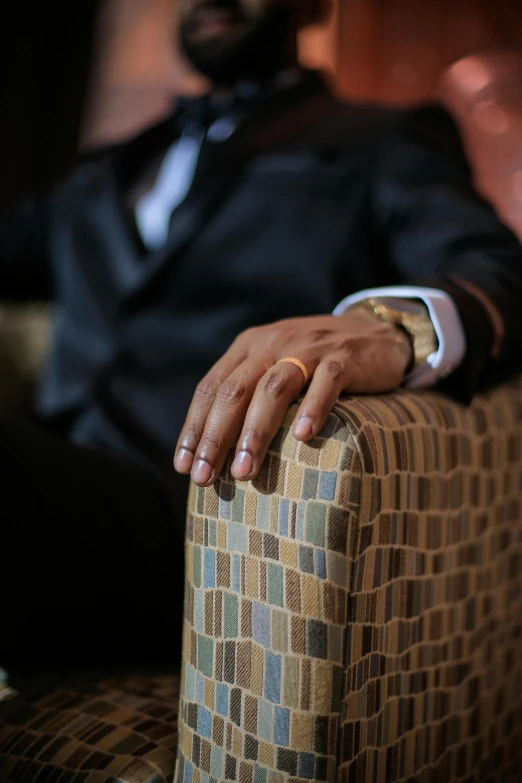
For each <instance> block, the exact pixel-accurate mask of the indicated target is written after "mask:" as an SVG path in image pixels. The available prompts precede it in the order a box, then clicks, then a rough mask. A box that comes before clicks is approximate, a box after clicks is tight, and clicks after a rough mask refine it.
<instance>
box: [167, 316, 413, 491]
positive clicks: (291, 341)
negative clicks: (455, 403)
mask: <svg viewBox="0 0 522 783" xmlns="http://www.w3.org/2000/svg"><path fill="white" fill-rule="evenodd" d="M411 356H412V348H411V343H410V340H409V338H408V337H407V335H406V334H405V333H404V332H402V331H401V330H400V329H398V328H397V327H395V326H393V325H392V324H389V323H385V322H383V321H379V320H377V319H376V318H374V317H373V316H372V315H371V314H370V313H368V312H367V311H365V310H363V309H358V308H354V309H353V310H350V311H349V312H347V313H346V314H345V315H343V316H341V317H336V316H332V315H325V316H313V317H309V318H292V319H289V320H285V321H279V322H277V323H275V324H270V325H268V326H261V327H255V328H253V329H248V330H247V331H246V332H243V333H242V334H240V335H239V337H238V338H237V339H236V340H235V341H234V343H233V344H232V346H231V347H230V348H229V350H228V351H227V352H226V354H225V355H224V356H223V357H222V358H221V359H220V360H219V361H218V362H217V364H215V365H214V367H213V368H212V369H211V370H210V372H209V373H208V375H207V376H206V377H205V378H204V379H203V380H202V381H201V383H200V384H199V386H198V388H197V389H196V393H195V395H194V399H193V401H192V404H191V406H190V410H189V413H188V416H187V419H186V421H185V424H184V426H183V430H182V432H181V436H180V439H179V442H178V445H177V449H176V455H175V459H174V466H175V468H176V470H177V471H178V472H179V473H190V472H191V473H192V480H193V481H194V482H195V483H196V484H198V485H199V486H202V487H204V486H209V485H210V484H212V483H214V481H215V480H216V479H217V477H218V476H219V473H220V471H221V469H222V467H223V465H224V463H225V460H226V458H227V455H228V452H229V451H230V449H231V448H232V446H233V445H234V443H236V441H237V448H236V454H235V459H234V463H233V465H232V474H233V476H234V478H236V479H238V480H240V481H249V480H250V479H253V478H255V477H256V476H257V474H258V473H259V470H260V468H261V465H262V462H263V459H264V457H265V455H266V452H267V450H268V447H269V445H270V443H271V441H272V439H273V438H274V437H275V435H276V434H277V432H278V430H279V428H280V427H281V424H282V423H283V420H284V418H285V415H286V412H287V410H288V408H289V406H290V405H291V404H292V403H293V402H294V401H295V400H296V399H297V397H299V395H300V394H301V392H302V390H303V385H304V378H303V373H302V372H301V370H300V369H299V367H297V366H295V365H294V364H291V363H289V362H284V363H280V364H277V362H278V361H279V360H280V359H284V358H286V357H293V358H295V359H298V360H299V361H300V362H302V363H303V364H304V366H305V367H306V369H307V371H308V378H309V385H308V391H307V392H306V396H305V398H304V400H303V402H302V403H301V406H300V408H299V412H298V414H297V417H296V419H295V423H294V427H293V435H294V437H295V438H297V440H301V441H307V440H310V439H311V438H313V437H314V436H315V435H317V433H318V432H320V430H321V429H322V427H323V425H324V423H325V421H326V419H327V417H328V414H329V413H330V411H331V409H332V408H333V406H334V404H335V403H336V401H337V399H338V397H339V395H340V394H341V393H342V392H343V391H344V392H351V393H365V392H367V393H372V392H373V393H377V392H385V391H389V390H390V389H394V388H396V387H397V386H399V385H400V383H401V382H402V380H403V378H404V374H405V371H406V368H407V367H408V364H409V362H410V360H411Z"/></svg>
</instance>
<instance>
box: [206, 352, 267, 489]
mask: <svg viewBox="0 0 522 783" xmlns="http://www.w3.org/2000/svg"><path fill="white" fill-rule="evenodd" d="M265 372H266V364H265V363H264V362H263V361H260V359H259V357H251V358H249V359H247V360H246V361H244V362H243V363H242V364H241V365H240V366H239V367H238V368H237V369H236V370H234V372H233V373H232V374H231V375H230V376H229V377H228V378H227V379H226V380H225V381H224V382H223V383H222V384H221V386H220V387H219V389H218V390H217V393H216V396H215V399H214V403H213V405H212V407H211V409H210V411H209V413H208V416H207V419H206V422H205V427H204V430H203V432H202V435H201V439H200V441H199V444H198V447H197V450H196V455H195V458H194V464H193V466H192V481H193V482H194V483H195V484H197V485H198V486H208V485H210V484H212V483H213V482H214V481H215V480H216V479H217V477H218V476H219V474H220V472H221V470H222V468H223V465H224V464H225V460H226V458H227V456H228V454H229V452H230V449H231V448H232V446H233V445H234V443H235V441H236V440H237V438H238V436H239V433H240V432H241V428H242V426H243V422H244V420H245V416H246V412H247V410H248V406H249V405H250V402H251V400H252V397H253V395H254V392H255V389H256V386H257V384H258V382H259V379H260V378H262V376H263V375H264V373H265Z"/></svg>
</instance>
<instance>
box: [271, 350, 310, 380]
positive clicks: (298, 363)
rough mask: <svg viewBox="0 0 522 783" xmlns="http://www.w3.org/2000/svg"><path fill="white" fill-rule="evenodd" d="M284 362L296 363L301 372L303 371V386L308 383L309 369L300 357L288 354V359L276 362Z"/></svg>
mask: <svg viewBox="0 0 522 783" xmlns="http://www.w3.org/2000/svg"><path fill="white" fill-rule="evenodd" d="M283 362H288V363H289V364H294V365H295V366H296V367H298V368H299V369H300V370H301V372H302V373H303V378H304V383H303V386H305V385H306V382H307V380H308V370H307V369H306V367H305V366H304V364H303V362H300V361H299V359H294V358H293V357H292V356H287V357H286V359H279V361H278V362H276V364H282V363H283Z"/></svg>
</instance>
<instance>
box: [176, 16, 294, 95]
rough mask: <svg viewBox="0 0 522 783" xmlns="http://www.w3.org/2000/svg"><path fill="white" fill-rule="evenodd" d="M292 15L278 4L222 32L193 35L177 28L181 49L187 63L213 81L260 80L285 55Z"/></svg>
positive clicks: (223, 82)
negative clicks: (253, 21) (258, 19)
mask: <svg viewBox="0 0 522 783" xmlns="http://www.w3.org/2000/svg"><path fill="white" fill-rule="evenodd" d="M291 30H292V18H291V15H290V12H289V9H288V8H287V7H286V6H284V5H282V6H277V7H275V8H274V10H273V11H272V13H271V14H269V15H268V16H267V17H266V18H264V19H263V20H261V22H259V23H256V24H252V25H249V24H240V25H237V27H234V28H232V29H231V30H230V31H228V32H227V33H226V34H225V33H224V32H223V33H222V34H219V35H218V34H215V35H212V36H211V35H208V36H203V34H202V33H200V34H199V35H198V36H195V35H194V34H193V33H192V31H190V29H188V27H186V26H183V25H182V26H181V29H180V45H181V51H182V53H183V54H184V56H185V57H186V59H187V60H188V61H189V63H190V64H191V65H192V66H193V67H194V68H195V69H196V70H197V71H199V73H201V74H202V75H203V76H206V77H207V78H208V79H210V80H211V81H213V82H215V83H216V84H222V85H232V84H234V83H236V82H237V81H240V80H242V79H254V80H264V79H267V78H270V77H271V76H273V75H274V73H276V72H277V70H279V67H280V66H281V65H282V64H283V62H284V61H285V57H286V52H287V45H288V39H289V34H290V33H291Z"/></svg>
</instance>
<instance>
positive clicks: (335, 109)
mask: <svg viewBox="0 0 522 783" xmlns="http://www.w3.org/2000/svg"><path fill="white" fill-rule="evenodd" d="M182 122H183V118H182V117H181V116H180V114H179V113H176V114H175V115H174V116H173V117H172V118H170V119H169V120H167V121H166V122H163V123H162V124H161V125H159V126H157V127H155V128H153V129H151V130H149V131H147V132H146V133H145V134H143V135H142V136H141V137H139V138H138V139H135V140H133V141H131V142H130V143H127V144H124V145H123V146H121V147H120V148H118V149H116V150H112V151H110V152H108V153H107V154H104V155H101V156H100V157H99V158H97V159H96V160H90V161H87V162H85V163H84V164H83V165H82V166H80V167H79V168H78V169H77V170H76V172H75V173H74V175H73V176H72V177H71V178H70V180H69V181H68V182H67V183H66V184H65V186H64V187H62V188H61V189H60V190H59V191H58V192H57V193H56V194H55V195H54V196H53V197H52V198H50V199H48V200H47V201H46V203H45V204H43V205H42V204H41V205H36V206H34V205H33V206H29V207H25V208H24V209H23V210H21V211H19V212H18V213H17V214H16V215H15V216H10V218H9V219H7V218H6V219H5V220H3V221H2V222H1V225H0V296H4V297H11V298H18V299H19V298H28V297H31V296H38V295H43V294H45V293H48V292H51V293H52V296H53V298H54V301H55V303H56V309H55V324H54V336H53V344H52V349H51V352H50V356H49V361H48V366H47V370H46V373H45V377H44V379H43V384H42V388H41V393H40V399H39V412H40V414H41V416H42V417H43V418H44V419H46V420H47V421H49V422H51V423H53V424H54V425H55V426H60V427H62V429H63V430H65V431H66V433H67V434H68V435H69V436H70V437H71V438H72V439H73V440H75V441H77V442H81V443H86V444H90V445H93V446H95V447H97V448H113V449H121V450H123V451H124V452H126V453H128V454H136V455H138V454H139V455H142V454H146V455H147V458H149V459H152V460H153V461H154V462H156V463H157V464H165V465H169V468H168V469H169V470H170V464H171V456H172V452H173V449H174V446H175V442H176V438H177V435H178V433H179V431H180V427H181V425H182V423H183V419H184V416H185V413H186V411H187V408H188V405H189V403H190V400H191V396H192V393H193V391H194V388H195V386H196V384H197V382H198V381H199V380H200V379H201V378H202V376H203V375H204V374H205V372H206V371H207V370H208V369H209V368H210V367H211V366H212V364H213V363H214V362H215V361H216V360H217V359H218V358H219V356H220V355H221V354H222V353H223V352H224V351H225V350H226V349H227V348H228V347H229V345H230V343H231V342H232V340H233V339H234V338H235V337H236V335H237V334H238V333H239V332H241V331H242V330H244V329H245V328H247V327H249V326H252V325H256V324H263V323H268V322H271V321H275V320H277V319H281V318H285V317H291V316H302V315H310V314H324V313H329V312H331V310H332V309H333V307H334V306H335V305H336V304H337V302H338V301H339V300H340V299H341V298H342V297H343V296H345V295H347V294H349V293H351V292H354V291H357V290H360V289H364V288H367V287H370V286H380V285H392V284H400V283H416V284H421V285H429V286H432V287H436V288H440V289H444V290H445V291H447V292H449V293H450V294H451V295H452V296H453V297H454V300H455V301H456V303H457V306H458V307H459V310H460V313H461V316H462V320H463V323H464V327H465V331H466V337H467V341H468V351H467V355H466V359H465V361H464V362H463V364H462V365H461V367H460V368H459V369H458V370H457V371H456V372H455V373H453V375H452V376H451V377H450V378H449V379H447V381H446V382H445V383H446V384H447V387H448V389H449V391H450V392H451V393H453V394H455V395H457V396H458V397H459V398H461V399H462V400H463V401H466V400H468V399H469V398H470V397H471V395H472V394H473V393H474V392H475V391H476V390H477V389H480V388H483V387H485V386H487V385H490V384H493V383H496V382H499V381H500V380H502V379H503V378H505V377H506V376H508V375H509V374H510V373H514V372H518V371H520V370H522V352H521V351H520V348H519V345H520V343H519V340H520V337H521V336H522V319H521V318H520V309H521V306H522V252H521V248H520V245H519V243H518V241H517V240H516V239H515V237H514V236H513V235H512V234H511V232H510V231H508V230H507V229H506V228H505V227H504V226H503V225H502V224H501V222H500V221H499V220H498V218H497V217H496V215H495V213H494V211H493V210H492V208H491V207H490V206H489V205H488V204H487V203H485V202H484V201H483V200H482V199H481V198H479V197H478V196H477V194H476V193H475V191H474V190H473V187H472V185H471V181H470V170H469V167H468V165H467V163H466V160H465V157H464V154H463V151H462V147H461V143H460V140H459V135H458V132H457V130H456V128H455V125H454V123H453V122H452V120H451V119H450V117H449V116H448V114H447V113H446V112H445V111H444V110H443V109H442V108H440V107H438V106H434V105H433V106H424V107H420V108H417V109H413V110H408V111H402V110H401V111H395V110H394V111H390V110H386V109H383V108H376V107H369V106H361V105H351V104H345V103H341V102H337V101H336V100H335V99H334V98H333V97H332V96H331V95H330V94H329V93H328V92H327V91H326V89H325V88H324V86H323V85H322V83H321V82H320V81H319V79H318V78H317V77H315V76H313V75H310V76H309V77H307V78H306V79H305V80H304V82H303V83H302V84H300V85H299V86H297V87H294V88H292V89H291V90H290V91H286V92H284V93H280V94H278V95H276V96H274V97H273V98H271V99H270V100H268V101H265V102H264V103H263V104H260V105H259V106H258V107H256V108H253V109H252V111H251V112H250V114H249V116H248V118H247V119H246V121H245V122H243V124H242V125H241V127H240V128H239V130H238V131H236V133H234V134H233V135H232V136H231V137H230V138H229V139H228V140H227V141H224V142H221V143H217V142H216V143H211V142H207V143H206V144H205V147H204V149H203V152H202V155H201V158H200V162H199V165H198V170H197V173H196V178H195V181H194V184H193V187H192V189H191V191H190V193H189V195H188V197H187V199H186V200H185V202H184V203H183V204H182V205H181V206H180V207H178V209H176V210H175V212H174V214H173V216H172V221H171V231H170V236H169V239H168V242H167V245H166V246H165V247H164V248H163V249H161V250H160V251H158V252H154V253H148V252H146V251H145V249H144V247H143V245H142V243H141V241H140V239H139V236H138V234H137V231H136V228H135V224H134V220H133V217H132V214H131V212H130V210H129V209H128V207H127V206H126V198H125V194H126V193H127V192H128V189H129V187H130V185H131V184H132V181H133V180H134V179H135V177H136V176H137V173H138V172H139V171H140V170H141V169H142V167H143V166H144V165H145V164H146V162H147V161H148V160H149V159H150V158H151V157H153V156H154V155H157V153H158V150H161V149H163V148H165V146H166V145H168V144H169V142H171V141H172V140H173V139H175V137H176V135H177V134H179V132H180V126H181V123H182ZM453 276H457V277H458V278H460V279H464V280H466V281H469V282H471V283H472V284H473V285H474V286H475V287H477V288H479V289H480V290H482V291H484V292H486V293H487V295H488V297H489V298H490V299H491V301H492V302H494V303H495V305H496V307H497V308H498V310H499V311H500V312H501V313H502V315H503V317H504V320H505V325H506V337H505V339H504V342H503V345H502V350H501V353H500V355H499V356H497V357H495V358H492V357H491V349H492V344H493V336H494V335H493V328H492V324H491V322H490V318H489V316H488V313H487V312H486V310H485V309H484V307H483V304H481V302H480V301H479V299H478V298H476V297H475V296H472V295H470V294H469V293H467V292H466V291H465V290H464V289H463V288H461V287H459V285H457V284H456V283H455V282H454V281H453ZM140 458H141V457H140Z"/></svg>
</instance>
